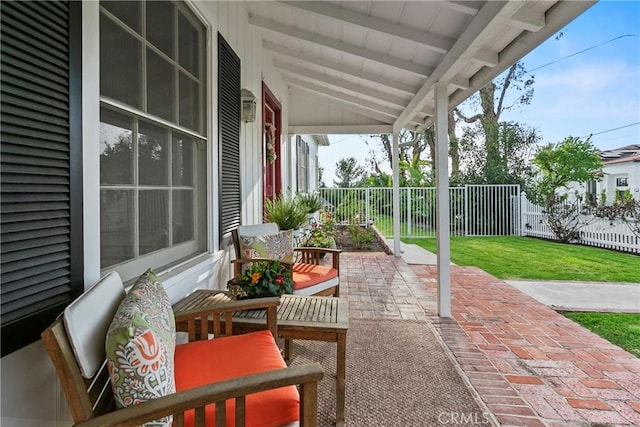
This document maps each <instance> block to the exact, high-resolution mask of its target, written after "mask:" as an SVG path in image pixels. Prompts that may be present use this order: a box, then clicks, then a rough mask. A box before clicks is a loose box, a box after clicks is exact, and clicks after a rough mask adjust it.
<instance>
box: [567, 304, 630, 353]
mask: <svg viewBox="0 0 640 427" xmlns="http://www.w3.org/2000/svg"><path fill="white" fill-rule="evenodd" d="M562 314H564V315H565V316H566V317H568V318H569V319H571V320H573V321H574V322H576V323H579V324H580V325H582V326H584V327H585V328H587V329H589V330H590V331H592V332H594V333H596V334H598V335H600V336H601V337H602V338H604V339H606V340H607V341H609V342H610V343H612V344H615V345H617V346H619V347H622V348H623V349H625V350H626V351H628V352H629V353H631V354H633V355H634V356H636V357H640V314H636V313H580V312H564V313H562Z"/></svg>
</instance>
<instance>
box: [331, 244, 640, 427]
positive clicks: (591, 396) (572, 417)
mask: <svg viewBox="0 0 640 427" xmlns="http://www.w3.org/2000/svg"><path fill="white" fill-rule="evenodd" d="M340 259H341V274H340V277H341V285H340V289H341V295H342V296H343V297H344V296H346V297H347V298H348V299H349V310H350V317H351V318H367V319H383V318H396V319H424V320H426V321H430V322H432V324H433V326H434V327H435V330H436V331H437V333H439V334H440V337H441V339H442V341H443V342H444V343H445V345H446V346H447V347H448V349H449V350H450V352H451V355H452V358H453V359H454V362H457V364H458V366H459V367H460V369H461V372H462V373H463V375H464V376H466V378H467V379H468V381H469V383H470V384H471V386H472V389H473V390H475V394H476V397H477V398H478V399H479V400H481V402H482V404H484V405H485V406H486V408H488V410H489V411H490V412H491V413H492V414H493V416H494V417H495V419H497V421H498V422H499V423H500V424H501V425H505V426H508V425H513V426H564V427H566V426H608V425H616V426H617V425H627V426H628V425H636V426H638V425H640V359H638V358H636V357H634V356H633V355H631V354H629V353H627V352H626V351H624V350H622V349H620V348H619V347H617V346H615V345H613V344H611V343H609V342H608V341H606V340H604V339H602V338H600V337H599V336H597V335H595V334H593V333H592V332H590V331H588V330H587V329H584V328H583V327H581V326H579V325H577V324H576V323H574V322H572V321H570V320H569V319H567V318H565V317H564V316H562V315H561V314H558V313H556V312H555V311H554V310H552V309H550V308H548V307H546V306H544V305H543V304H541V303H539V302H538V301H536V300H535V299H533V298H531V297H529V296H527V295H525V294H523V293H522V292H520V291H518V290H517V289H515V288H513V287H511V286H509V285H507V284H506V283H504V282H502V281H500V280H499V279H496V278H495V277H493V276H491V275H490V274H488V273H486V272H484V271H482V270H480V269H478V268H475V267H457V266H452V268H451V282H452V283H451V289H452V296H451V304H452V307H451V308H452V316H453V318H452V319H440V318H438V317H437V316H436V286H437V282H436V278H437V270H436V266H422V265H411V266H409V265H407V264H406V263H405V262H404V261H403V260H402V259H400V258H395V257H393V256H389V255H386V254H383V253H353V252H351V253H343V254H342V255H341V257H340ZM473 390H472V391H473Z"/></svg>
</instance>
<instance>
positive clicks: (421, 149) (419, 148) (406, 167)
mask: <svg viewBox="0 0 640 427" xmlns="http://www.w3.org/2000/svg"><path fill="white" fill-rule="evenodd" d="M371 137H373V138H377V139H379V140H380V142H381V144H382V151H383V154H384V159H383V160H384V161H387V162H389V165H391V164H392V158H393V151H392V150H393V145H392V142H393V141H392V140H391V135H389V134H381V135H371ZM398 141H399V143H400V144H401V146H400V147H399V148H398V166H399V171H398V173H399V176H400V186H401V187H424V186H427V185H431V184H432V182H433V177H434V176H435V175H434V174H433V165H434V164H435V151H434V148H435V142H434V141H435V137H434V133H433V128H431V129H427V130H426V131H425V132H423V133H417V134H416V133H412V132H409V131H408V130H406V129H405V130H403V131H402V132H400V134H399V135H398ZM427 155H429V156H430V158H429V159H426V158H425V157H426V156H427ZM369 160H370V161H371V165H372V169H373V173H372V178H373V180H374V181H376V176H378V177H379V178H380V179H379V181H387V179H386V178H387V174H385V173H384V172H382V170H381V168H380V164H379V161H378V159H377V158H376V157H375V156H372V157H371V158H370V159H369Z"/></svg>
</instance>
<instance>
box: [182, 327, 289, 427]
mask: <svg viewBox="0 0 640 427" xmlns="http://www.w3.org/2000/svg"><path fill="white" fill-rule="evenodd" d="M174 360H175V379H176V391H178V392H180V391H183V390H187V389H190V388H194V387H198V386H202V385H205V384H210V383H215V382H219V381H222V380H226V379H230V378H235V377H238V376H242V375H248V374H255V373H258V372H265V371H270V370H273V369H279V368H285V367H286V366H287V365H286V364H285V362H284V360H283V358H282V355H281V354H280V349H279V348H278V346H277V345H276V342H275V340H274V339H273V336H272V335H271V332H270V331H259V332H252V333H248V334H242V335H234V336H231V337H223V338H216V339H211V340H202V341H194V342H190V343H187V344H180V345H177V346H176V351H175V359H174ZM193 417H194V411H193V410H190V411H188V412H186V413H185V425H186V426H193V425H194V422H193ZM299 418H300V395H299V393H298V390H297V388H296V386H293V385H292V386H288V387H283V388H278V389H274V390H267V391H263V392H260V393H255V394H250V395H247V397H246V425H247V426H248V427H249V426H279V425H284V424H288V423H292V422H295V421H298V419H299ZM206 419H207V423H206V425H207V427H213V426H215V405H214V404H211V405H207V407H206ZM227 426H235V401H234V400H233V399H232V400H228V401H227Z"/></svg>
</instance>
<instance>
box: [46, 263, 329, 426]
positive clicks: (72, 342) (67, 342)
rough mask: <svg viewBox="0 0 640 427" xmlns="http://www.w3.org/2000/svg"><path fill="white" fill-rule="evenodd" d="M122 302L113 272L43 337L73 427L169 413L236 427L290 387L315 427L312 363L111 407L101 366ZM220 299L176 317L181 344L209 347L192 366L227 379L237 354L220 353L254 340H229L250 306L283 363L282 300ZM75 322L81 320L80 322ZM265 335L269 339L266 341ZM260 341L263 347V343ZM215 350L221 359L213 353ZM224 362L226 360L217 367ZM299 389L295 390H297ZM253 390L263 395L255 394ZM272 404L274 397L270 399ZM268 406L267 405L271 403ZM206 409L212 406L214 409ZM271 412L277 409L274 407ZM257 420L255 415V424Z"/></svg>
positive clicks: (180, 420)
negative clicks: (259, 311)
mask: <svg viewBox="0 0 640 427" xmlns="http://www.w3.org/2000/svg"><path fill="white" fill-rule="evenodd" d="M114 275H115V276H114ZM123 297H124V288H123V287H122V282H121V281H120V278H119V276H117V274H115V273H110V274H109V275H107V276H105V277H104V278H103V279H101V280H100V281H99V282H98V283H97V284H96V285H94V287H92V288H91V289H90V290H89V291H87V292H85V294H83V295H82V296H81V297H79V298H78V300H76V302H74V303H72V305H71V306H70V307H71V309H68V310H65V313H64V314H63V315H62V316H61V317H59V318H58V319H57V320H56V321H55V322H54V323H53V324H52V325H51V326H50V327H49V328H47V329H46V330H45V331H44V332H43V333H42V340H43V342H44V345H45V347H46V349H47V351H48V353H49V355H50V357H51V360H52V362H53V364H54V366H55V368H56V370H57V373H58V376H59V378H60V381H61V383H62V387H63V390H64V393H65V395H66V398H67V401H68V403H69V407H70V410H71V414H72V416H73V419H74V421H75V423H76V424H75V425H76V426H107V425H108V426H138V425H141V424H143V423H145V422H151V421H153V420H157V419H160V418H162V417H165V416H169V415H172V416H173V424H172V425H173V426H183V425H196V426H213V425H214V422H215V425H216V426H219V427H220V426H231V425H234V424H233V419H235V425H236V426H244V425H245V419H248V418H249V417H248V415H249V414H250V413H251V412H253V413H254V415H255V412H257V411H263V410H264V408H263V409H261V410H256V403H255V402H256V400H260V399H263V396H265V394H264V393H271V392H278V391H279V390H282V388H283V387H284V388H287V389H288V392H289V393H291V392H293V393H294V395H295V394H297V396H298V401H299V422H300V424H301V425H303V426H317V382H318V381H319V380H320V379H321V378H322V376H323V371H322V368H321V367H320V365H319V364H317V363H315V364H310V365H305V366H302V367H286V365H284V361H283V362H282V368H279V369H270V370H267V371H263V372H253V373H250V374H247V375H241V376H231V377H229V378H227V379H224V380H221V381H218V382H213V383H208V384H202V385H199V386H197V387H193V388H189V389H185V390H179V389H178V391H177V392H175V393H173V394H168V395H166V396H162V397H158V398H156V399H152V400H148V401H146V402H143V403H140V404H136V405H134V406H129V407H126V408H123V409H116V407H115V404H114V400H115V398H114V394H113V391H112V386H111V381H110V376H109V372H108V370H107V363H106V362H105V338H104V337H105V331H106V330H107V328H108V327H109V323H110V322H111V318H112V317H113V314H114V312H115V311H116V309H117V308H118V306H119V304H120V301H121V300H122V299H123ZM221 298H222V300H220V301H218V303H217V304H216V305H215V306H214V307H207V308H206V309H203V310H190V311H185V312H182V313H175V319H176V323H179V324H181V325H184V326H185V327H186V330H187V331H188V336H189V341H191V342H190V343H189V344H182V345H183V346H189V345H200V344H198V343H202V347H200V348H201V349H210V350H211V351H210V353H207V354H204V355H202V357H203V358H206V360H207V361H208V362H209V363H206V364H202V365H204V366H200V367H196V368H206V369H207V370H209V371H211V370H221V371H222V374H221V375H223V376H225V375H226V376H229V375H228V370H229V369H230V368H229V366H230V364H233V363H235V361H236V360H238V359H237V358H236V357H237V355H235V354H232V353H229V352H222V350H223V349H227V350H228V349H230V348H233V346H234V345H235V344H232V343H231V341H225V340H236V341H234V343H235V342H237V340H239V339H243V338H242V337H248V336H251V334H243V335H241V336H238V335H235V336H231V335H232V330H233V325H232V323H231V318H232V313H233V312H234V311H236V310H244V309H249V308H266V310H267V313H268V315H267V316H266V318H267V327H268V329H269V330H268V331H267V330H265V331H261V332H260V333H261V334H263V336H262V337H261V338H260V339H261V340H262V341H261V345H262V346H263V347H262V348H265V349H268V351H269V352H270V354H271V356H269V357H271V358H272V359H273V358H274V357H279V358H280V359H282V356H281V355H280V350H279V349H278V347H277V345H276V344H275V341H273V340H272V338H273V336H275V331H276V330H277V323H276V322H277V320H276V310H277V306H278V304H279V298H264V299H255V300H249V301H241V302H237V301H230V300H229V299H228V298H225V297H224V296H221ZM221 319H223V323H224V328H222V327H221ZM224 319H226V320H227V321H224ZM79 320H81V321H82V322H78V321H79ZM79 323H80V324H79ZM210 325H213V333H214V335H215V337H216V338H215V339H211V340H207V338H208V333H209V331H208V329H209V327H210ZM264 334H267V336H265V335H264ZM272 334H273V335H272ZM269 335H272V336H271V337H269ZM218 337H220V338H218ZM247 339H248V338H247ZM197 340H205V341H206V342H203V341H197ZM271 341H273V348H270V344H269V343H270V342H271ZM209 343H211V344H209ZM214 343H220V345H221V347H219V348H217V350H216V347H214ZM265 343H266V344H268V345H266V346H265V345H264V344H265ZM242 345H243V344H240V345H239V346H238V351H240V352H241V351H243V347H242ZM180 346H181V345H180V344H179V345H177V346H176V351H175V353H176V362H175V363H176V365H177V364H178V361H177V358H178V353H179V347H180ZM198 351H202V350H198ZM216 351H220V352H222V354H219V355H216V354H215V352H216ZM265 351H266V350H265ZM255 356H257V357H255ZM260 356H261V354H260V353H258V354H254V357H255V358H256V359H259V358H260ZM221 359H222V360H224V363H220V360H221ZM216 361H217V362H216ZM278 363H279V362H278ZM191 368H193V367H190V369H191ZM175 369H176V376H177V375H178V367H177V366H176V368H175ZM87 371H89V372H87ZM192 375H193V376H194V377H197V376H198V375H199V374H197V375H194V374H193V373H192ZM203 375H204V376H207V375H209V376H210V375H211V373H210V372H205V373H204V374H203ZM176 384H178V378H176ZM296 385H298V386H299V389H296V387H295V386H296ZM276 389H277V390H276ZM298 390H299V391H298ZM256 393H262V394H260V396H259V397H258V395H256ZM252 395H253V397H251V396H252ZM276 398H277V397H276ZM252 399H253V400H252ZM269 399H272V398H271V397H269ZM272 402H273V401H272V400H271V401H270V403H269V405H271V403H272ZM211 404H215V408H213V405H211ZM287 405H290V402H287ZM296 407H297V406H296ZM205 408H206V409H205ZM269 408H271V410H275V409H273V408H274V406H269ZM294 410H295V409H294ZM230 411H231V412H230ZM255 418H256V417H255V416H253V420H254V425H255ZM288 422H289V421H287V423H288ZM247 425H250V424H249V423H248V424H247Z"/></svg>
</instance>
